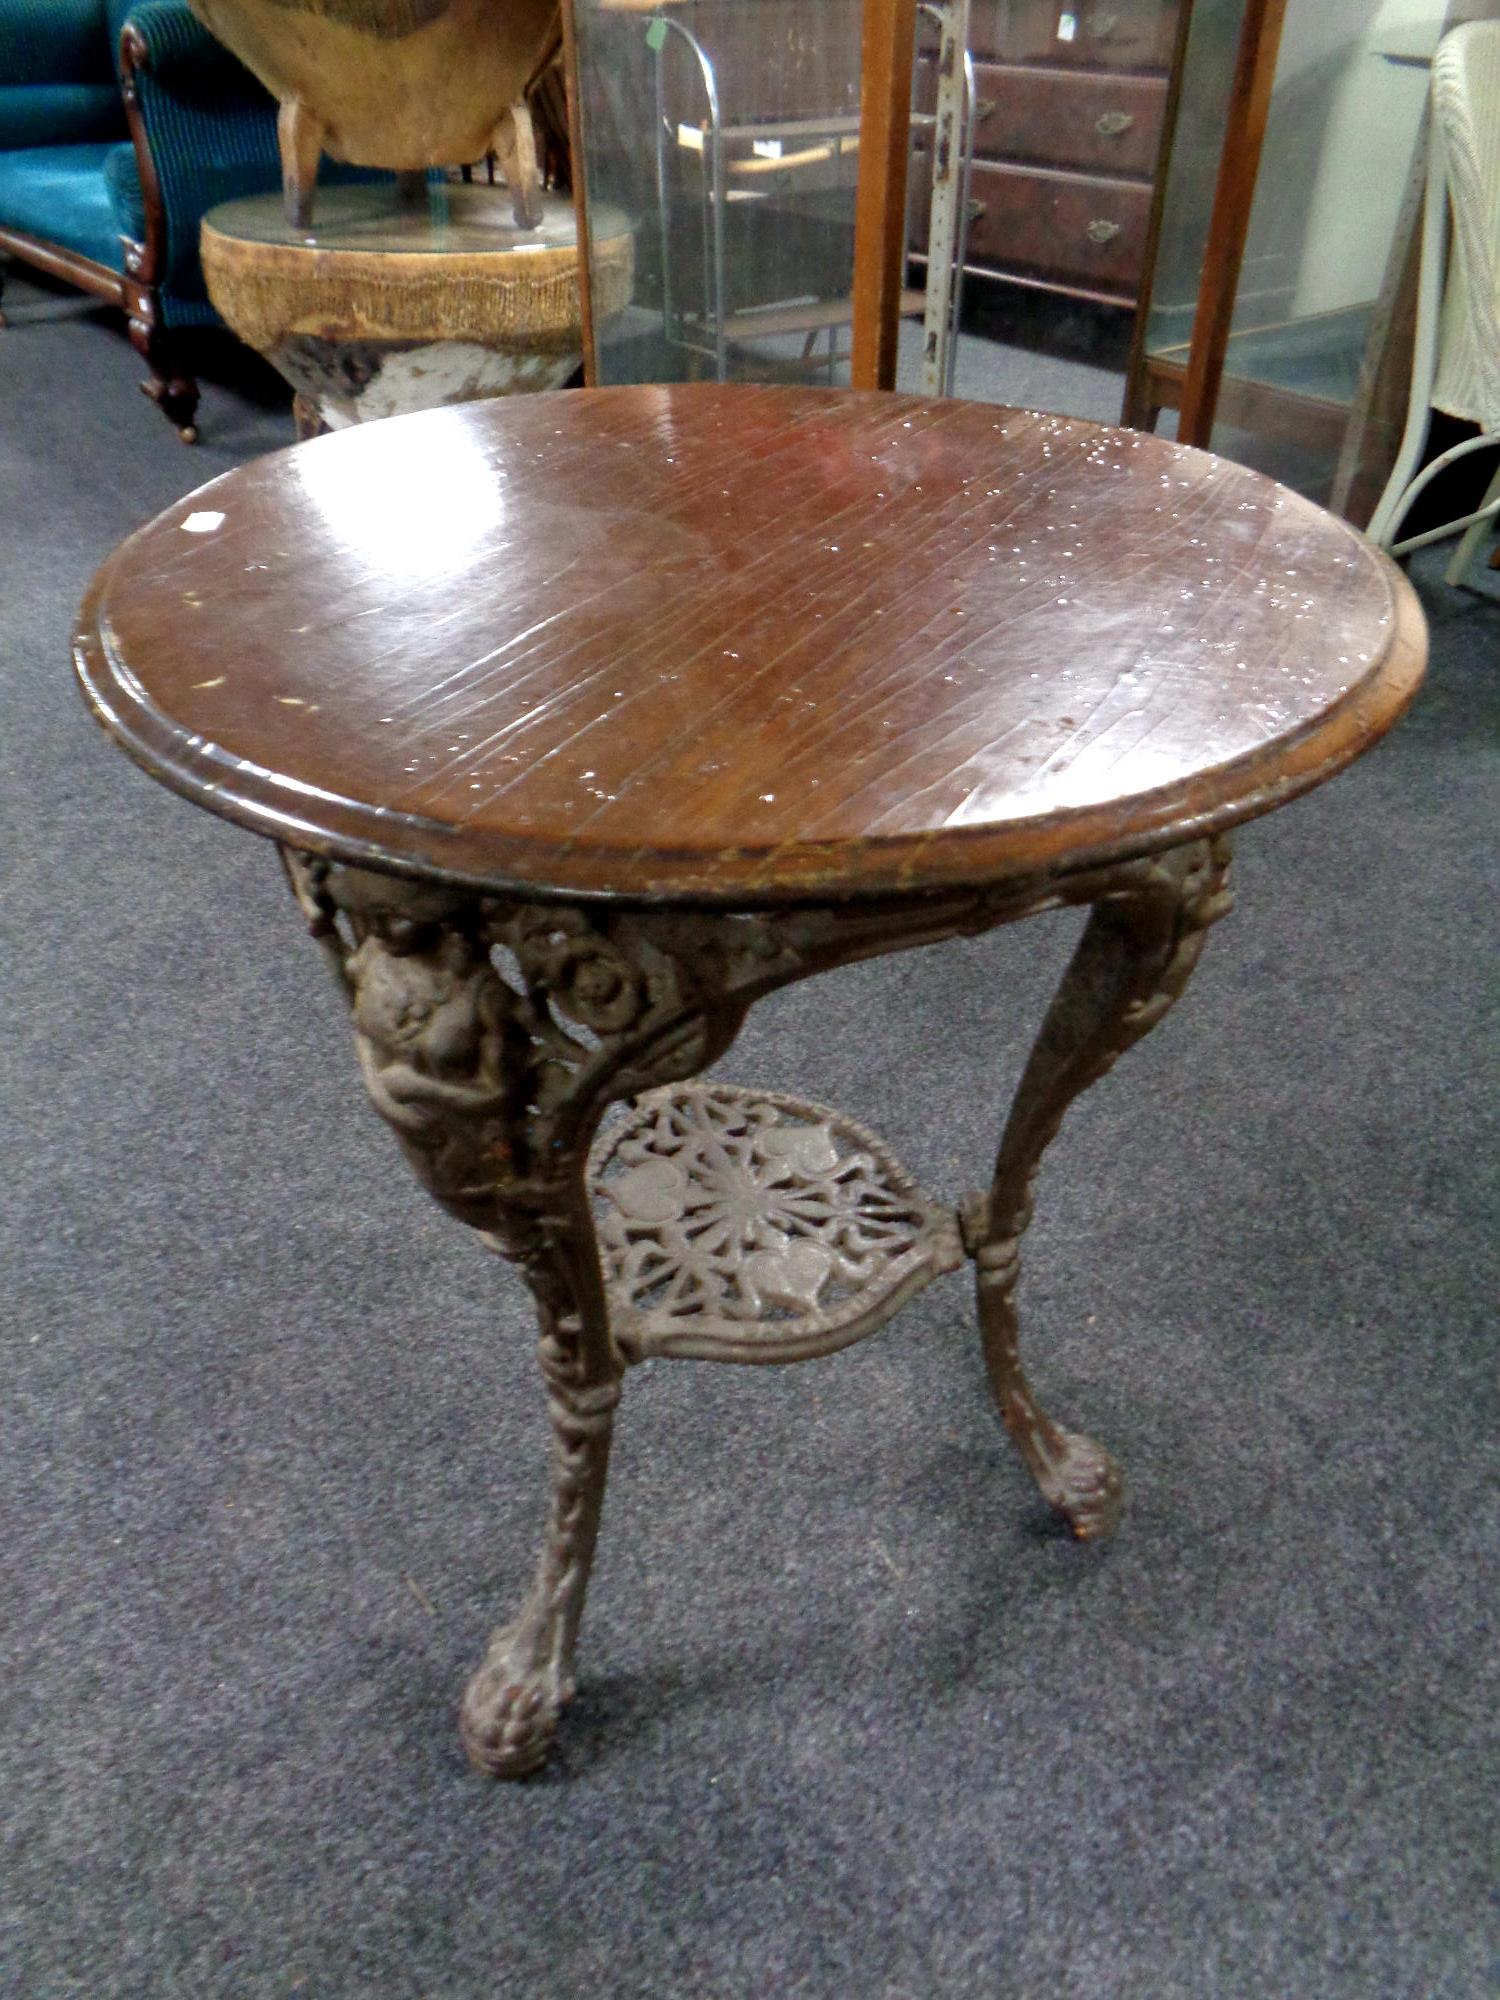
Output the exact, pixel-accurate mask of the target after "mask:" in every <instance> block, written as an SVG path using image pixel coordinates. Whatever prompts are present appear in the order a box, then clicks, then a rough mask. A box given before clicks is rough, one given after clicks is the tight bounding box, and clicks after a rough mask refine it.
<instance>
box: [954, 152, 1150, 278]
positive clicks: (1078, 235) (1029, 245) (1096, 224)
mask: <svg viewBox="0 0 1500 2000" xmlns="http://www.w3.org/2000/svg"><path fill="white" fill-rule="evenodd" d="M974 199H975V201H976V203H981V204H982V207H980V209H979V212H978V213H977V214H976V215H975V217H974V220H973V222H972V223H971V224H970V225H969V262H970V263H971V264H976V263H977V264H994V265H997V266H999V267H1001V268H1002V269H1006V270H1016V271H1020V272H1024V273H1026V274H1028V275H1030V276H1034V277H1039V278H1050V279H1053V280H1060V281H1062V282H1063V283H1068V282H1072V283H1074V284H1078V285H1083V286H1088V287H1095V288H1097V289H1098V290H1100V291H1105V292H1113V293H1120V294H1124V295H1127V296H1129V297H1132V298H1133V297H1134V296H1135V291H1136V286H1137V284H1138V282H1139V279H1140V274H1141V264H1142V260H1143V259H1144V257H1145V252H1146V219H1147V216H1148V215H1149V213H1150V209H1151V190H1150V188H1149V187H1135V186H1132V184H1131V183H1130V182H1129V181H1106V180H1091V179H1089V178H1087V177H1086V176H1085V175H1082V174H1057V173H1039V172H1032V171H1029V170H1028V169H1027V168H1025V167H1002V166H994V165H991V164H990V162H989V161H987V160H976V161H975V163H974Z"/></svg>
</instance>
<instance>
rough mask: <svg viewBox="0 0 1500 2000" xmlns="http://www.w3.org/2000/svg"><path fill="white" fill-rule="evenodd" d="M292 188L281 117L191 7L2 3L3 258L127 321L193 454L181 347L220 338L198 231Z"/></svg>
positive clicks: (149, 388)
mask: <svg viewBox="0 0 1500 2000" xmlns="http://www.w3.org/2000/svg"><path fill="white" fill-rule="evenodd" d="M280 184H281V170H280V164H279V160H278V156H277V151H276V106H275V104H274V103H273V101H272V100H271V98H270V96H269V95H268V94H267V93H266V91H264V90H263V89H262V88H261V86H260V85H259V84H258V83H257V82H256V81H255V79H254V78H253V77H252V76H251V75H250V73H249V71H248V70H245V69H244V68H242V67H241V65H240V64H239V63H238V62H237V61H236V60H235V59H234V57H233V56H231V55H230V54H229V52H228V50H227V49H225V48H224V47H223V46H222V44H220V43H219V42H217V41H215V40H214V39H213V37H212V36H211V35H210V34H208V32H207V31H206V30H205V29H204V28H202V27H200V26H199V24H198V23H197V21H195V20H194V18H193V16H192V15H191V14H190V13H189V12H188V10H187V8H186V6H185V5H182V4H181V3H180V0H134V4H132V0H0V251H8V252H9V253H10V254H11V255H12V256H15V257H19V258H22V259H24V260H25V261H26V262H28V263H30V264H34V265H37V266H39V267H40V268H41V269H42V270H45V271H50V272H52V273H53V274H54V275H55V276H58V277H61V278H64V279H66V280H67V281H68V282H69V283H71V284H76V285H78V286H80V287H81V288H82V289H83V290H85V291H88V292H92V293H94V294H96V295H97V296H98V297H100V298H104V299H108V300H109V301H110V302H111V303H112V304H115V305H118V306H120V307H121V308H122V309H123V310H124V312H125V315H126V318H127V320H128V323H129V328H130V338H131V340H132V341H133V343H134V344H135V346H136V348H137V350H138V351H139V352H140V354H141V355H142V356H143V357H144V358H145V361H146V363H147V366H148V367H149V368H150V370H151V375H150V379H149V380H148V381H146V382H144V383H142V385H141V386H142V387H143V388H144V389H145V391H146V393H147V394H148V395H149V396H151V397H152V398H153V400H154V401H155V402H156V403H157V404H159V406H160V407H161V408H162V410H163V411H165V413H166V415H167V416H168V417H169V418H170V419H171V421H172V423H173V424H175V425H176V427H177V429H178V431H179V433H180V434H181V436H182V437H183V438H185V439H187V440H188V441H191V440H192V439H193V438H194V437H195V436H196V435H197V433H196V431H195V430H194V427H193V414H194V411H195V410H196V408H197V403H198V385H197V383H196V382H195V381H194V380H193V378H192V376H191V375H190V374H187V373H185V372H182V371H181V370H180V369H179V368H176V367H174V366H173V365H172V357H173V356H174V354H175V352H176V350H175V348H174V336H175V335H176V333H177V332H178V330H179V329H182V328H187V327H195V326H211V325H216V324H217V315H216V314H215V313H214V310H213V308H212V306H210V304H209V302H208V296H207V294H206V292H205V291H204V289H203V275H202V272H201V270H200V268H199V264H198V225H199V223H200V221H201V220H202V218H203V214H204V212H205V210H207V209H209V208H212V207H213V205H214V204H215V203H216V202H220V201H227V200H229V199H230V198H231V197H232V196H235V195H240V194H250V193H255V192H258V191H259V190H261V189H269V188H276V187H279V186H280Z"/></svg>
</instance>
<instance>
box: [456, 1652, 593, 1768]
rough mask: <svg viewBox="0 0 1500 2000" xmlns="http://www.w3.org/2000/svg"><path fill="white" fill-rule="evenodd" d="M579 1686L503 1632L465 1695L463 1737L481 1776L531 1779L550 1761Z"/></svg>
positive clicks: (460, 1729)
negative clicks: (529, 1655)
mask: <svg viewBox="0 0 1500 2000" xmlns="http://www.w3.org/2000/svg"><path fill="white" fill-rule="evenodd" d="M572 1696H573V1683H572V1681H571V1680H569V1679H566V1678H565V1677H564V1676H563V1675H562V1674H561V1673H560V1672H559V1671H558V1668H557V1666H556V1665H555V1664H554V1663H552V1662H549V1661H544V1662H542V1663H541V1664H538V1663H537V1662H536V1661H535V1660H534V1659H527V1658H526V1657H525V1655H524V1653H523V1652H522V1651H521V1650H520V1649H519V1648H518V1647H517V1645H516V1641H515V1636H514V1634H513V1633H512V1632H509V1631H507V1632H497V1633H496V1635H495V1639H494V1642H493V1644H492V1645H491V1647H490V1653H489V1657H488V1658H487V1659H486V1661H485V1663H484V1665H483V1666H482V1667H481V1668H480V1669H479V1671H478V1673H477V1674H475V1676H474V1678H473V1679H472V1680H471V1681H470V1682H469V1685H468V1687H467V1688H466V1689H465V1690H464V1698H463V1706H462V1708H461V1710H460V1712H459V1724H458V1727H459V1734H460V1736H461V1737H462V1739H463V1746H464V1749H465V1751H466V1752H467V1753H468V1758H469V1762H470V1763H471V1764H473V1765H474V1767H475V1769H476V1770H480V1771H483V1772H484V1774H485V1776H486V1777H490V1778H525V1777H529V1776H530V1775H531V1773H532V1772H533V1771H539V1770H540V1769H541V1767H542V1765H543V1764H545V1763H546V1761H547V1754H548V1752H549V1751H550V1750H551V1748H552V1739H553V1737H554V1736H555V1735H556V1734H557V1725H558V1722H559V1720H560V1719H561V1716H562V1712H563V1709H564V1708H565V1707H566V1705H567V1703H568V1702H569V1701H570V1700H571V1699H572Z"/></svg>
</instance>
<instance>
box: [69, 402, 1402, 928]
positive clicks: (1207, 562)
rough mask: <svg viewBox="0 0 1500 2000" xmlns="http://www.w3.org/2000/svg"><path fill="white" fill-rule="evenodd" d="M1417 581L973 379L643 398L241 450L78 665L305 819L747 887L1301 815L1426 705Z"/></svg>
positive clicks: (109, 567)
mask: <svg viewBox="0 0 1500 2000" xmlns="http://www.w3.org/2000/svg"><path fill="white" fill-rule="evenodd" d="M1425 651H1426V635H1425V628H1424V625H1423V621H1422V616H1421V613H1420V611H1419V609H1418V607H1417V604H1416V600H1415V598H1414V597H1413V595H1412V592H1411V590H1410V588H1409V587H1408V585H1407V584H1406V582H1405V581H1404V579H1403V578H1402V576H1401V575H1400V573H1399V572H1398V571H1397V570H1396V569H1395V568H1394V567H1393V566H1392V565H1391V564H1390V563H1389V562H1388V561H1387V560H1386V559H1385V558H1384V557H1383V556H1381V555H1379V554H1377V553H1376V552H1375V551H1374V550H1373V549H1372V548H1371V547H1370V546H1369V545H1368V544H1366V543H1365V542H1364V541H1363V540H1362V539H1361V538H1360V537H1359V536H1358V535H1356V534H1355V533H1354V532H1353V531H1352V530H1351V529H1349V528H1347V527H1345V526H1344V525H1343V524H1342V523H1340V522H1338V521H1335V520H1334V519H1332V518H1331V517H1330V516H1329V515H1327V514H1325V513H1323V512H1321V511H1320V510H1319V509H1317V508H1316V507H1313V506H1311V505H1310V504H1308V503H1307V502H1305V501H1303V500H1301V499H1298V498H1297V497H1296V496H1294V495H1293V494H1290V493H1288V492H1286V491H1285V490H1284V489H1282V488H1280V487H1278V486H1276V485H1273V484H1272V483H1271V482H1270V481H1268V480H1266V479H1263V478H1261V477H1260V476H1259V475H1257V474H1255V473H1252V472H1249V471H1246V470H1245V469H1243V468H1242V467H1239V466H1236V465H1233V464H1231V463H1229V462H1228V461H1226V460H1223V459H1219V458H1215V457H1212V456H1210V455H1208V454H1205V453H1202V452H1196V451H1190V450H1186V449H1183V448H1180V447H1178V446H1176V445H1173V444H1171V443H1168V442H1165V441H1163V440H1160V439H1157V438H1153V437H1148V436H1144V435H1141V434H1139V433H1136V432H1133V431H1127V430H1115V429H1108V428H1100V427H1098V426H1095V425H1091V424H1087V423H1082V422H1073V421H1070V420H1067V419H1064V418H1061V417H1053V416H1043V415H1037V414H1035V413H1023V412H1017V411H1013V410H1004V409H997V408H993V407H991V406H987V405H979V404H973V403H963V402H949V401H942V402H927V401H921V400H917V399H914V398H906V397H891V396H883V395H854V394H847V393H840V392H838V391H832V390H829V391H823V390H811V389H778V388H764V389H762V388H744V387H739V388H729V389H724V388H717V387H712V386H689V387H671V388H632V389H609V390H602V391H594V392H577V391H574V392H567V393H562V394H557V395H548V396H531V397H522V398H517V399H512V400H510V401H497V402H489V403H484V404H474V405H470V406H468V407H465V408H460V409H453V410H442V411H435V412H432V413H431V414H427V415H422V416H412V417H401V418H396V419H393V420H390V421H387V422H385V423H380V424H371V425H367V426H364V427H361V428H356V429H353V430H348V431H344V432H341V433H338V434H335V435H332V436H328V437H323V438H319V439H317V440H315V441H313V442H311V443H307V444H301V445H297V446H296V447H294V448H293V449H291V450H287V451H282V452H276V453H273V454H271V455H270V456H269V457H266V458H263V459H260V460H258V461H256V462H255V463H254V464H251V465H248V466H245V467H242V468H240V469H239V470H237V471H234V472H231V473H227V474H226V475H225V476H224V477H223V478H221V479H218V480H215V481H213V482H212V483H211V484H210V485H208V486H205V487H203V488H201V489H200V490H199V491H198V492H196V493H194V494H192V495H190V496H189V497H188V498H187V499H186V500H183V501H181V502H179V503H178V504H177V505H176V506H174V507H171V508H169V509H168V510H167V511H166V512H165V513H163V514H162V515H160V516H159V517H158V518H157V519H156V520H155V521H153V522H152V523H151V524H150V525H149V526H147V527H145V528H143V529H141V530H140V532H139V533H137V534H135V535H133V536H131V537H130V539H129V540H128V541H126V542H124V543H123V544H122V545H121V547H120V548H119V549H118V550H117V551H116V553H115V554H114V556H113V557H112V558H111V559H110V560H109V561H108V562H107V563H106V564H105V565H104V567H103V568H102V569H101V571H100V572H99V574H98V576H97V577H96V578H95V580H94V583H93V585H92V587H91V589H90V592H89V595H88V598H87V600H86V602H85V604H84V608H83V611H82V614H81V618H80V624H79V628H78V633H77V640H76V660H77V666H78V672H79V675H80V677H81V680H82V683H83V687H84V690H85V692H86V694H87V697H88V700H89V702H90V703H91V705H92V707H93V709H94V711H95V713H96V715H97V716H98V717H99V719H100V720H101V721H102V722H103V724H104V725H105V727H106V728H107V729H108V730H109V731H110V732H111V733H112V734H113V735H114V736H115V737H116V738H117V739H118V740H119V741H120V742H121V744H122V745H123V746H124V747H125V748H126V749H127V750H128V751H129V752H130V753H131V754H132V755H133V756H134V757H136V758H137V759H138V760H139V761H140V762H141V763H142V764H143V765H145V767H146V768H147V769H148V770H150V771H151V772H153V773H154V774H155V775H156V776H157V777H159V778H161V779H162V780H164V781H165V782H166V783H167V784H169V785H171V786H173V787H174V788H175V789H177V790H178V791H181V792H183V793H185V794H186V795H187V796H189V797H190V798H193V799H196V800H197V801H198V802H199V803H200V804H202V805H205V806H208V807H209V808H211V809H212V810H213V811H215V812H219V813H222V814H224V815H225V816H226V817H228V818H230V819H234V820H238V821H240V822H242V823H243V824H244V825H246V826H249V827H253V828H254V829H256V830H257V831H258V832H261V833H264V834H270V835H274V836H276V837H277V838H279V839H283V840H287V841H290V842H292V843H294V844H295V845H298V846H301V847H304V848H308V849H311V850H314V851H318V852H325V853H332V854H335V855H338V856H341V857H343V858H344V859H348V860H355V861H365V862H371V863H374V864H376V865H380V866H384V867H388V868H394V869H396V870H398V871H400V872H407V873H421V874H430V875H434V876H439V877H444V878H448V879H453V880H458V881H464V882H468V883H477V884H485V885H493V886H495V887H497V888H499V887H511V886H521V887H526V888H530V889H534V890H539V891H543V892H548V891H550V892H554V893H559V894H565V895H593V894H605V895H614V896H620V897H624V898H628V899H632V900H641V899H648V898H649V899H658V898H667V899H672V900H680V901H685V902H720V903H735V904H746V905H749V904H754V903H757V902H764V903H772V902H777V901H787V900H798V899H809V898H827V897H843V896H849V895H860V894H876V893H882V892H887V891H905V890H910V889H920V888H926V887H937V886H939V885H950V884H958V883H976V882H983V881H993V880H998V879H1002V878H1008V877H1010V876H1020V875H1026V874H1029V873H1032V872H1034V871H1038V870H1044V869H1053V868H1056V867H1058V866H1060V865H1066V864H1068V863H1070V862H1073V861H1076V862H1077V863H1078V864H1079V865H1084V864H1092V863H1094V862H1096V861H1101V860H1104V859H1107V858H1113V857H1116V856H1122V855H1126V854H1130V853H1135V852H1145V851H1148V850H1150V849H1153V848H1159V847H1163V846H1167V845H1170V844H1172V843H1174V842H1176V841H1178V840H1183V839H1187V838H1190V837H1194V836H1197V835H1199V834H1203V833H1206V832H1209V831H1213V830H1217V829H1220V828H1223V827H1225V826H1228V825H1231V824H1233V823H1234V822H1236V821H1239V820H1242V819H1246V818H1249V817H1251V816H1252V815H1254V814H1256V813H1259V812H1263V811H1266V810H1268V809H1269V808H1270V807H1273V806H1275V805H1277V804H1279V803H1281V802H1282V801H1283V800H1285V799H1287V798H1289V797H1291V796H1293V795H1294V794H1296V793H1297V792H1300V791H1304V790H1306V789H1307V788H1308V787H1310V786H1312V785H1315V784H1317V783H1318V782H1320V781H1321V780H1322V779H1323V778H1326V777H1328V776H1330V775H1331V774H1332V773H1333V772H1335V771H1337V770H1339V769H1340V768H1342V766H1343V765H1345V764H1347V763H1348V762H1349V761H1350V760H1351V759H1352V758H1354V757H1356V756H1357V755H1358V754H1359V753H1360V752H1361V751H1362V750H1364V749H1365V748H1366V747H1367V746H1368V745H1369V744H1370V743H1371V742H1372V741H1374V739H1375V738H1377V737H1378V736H1380V735H1381V734H1382V733H1383V731H1384V730H1385V729H1386V728H1388V727H1389V725H1390V724H1391V723H1392V722H1393V721H1394V720H1395V718H1396V717H1397V716H1398V715H1399V714H1400V713H1401V711H1402V710H1403V708H1404V707H1405V706H1406V704H1407V703H1408V701H1409V700H1410V699H1411V696H1412V694H1413V693H1414V691H1415V689H1416V686H1417V683H1418V681H1419V680H1420V677H1421V672H1422V665H1423V661H1424V657H1425Z"/></svg>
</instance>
